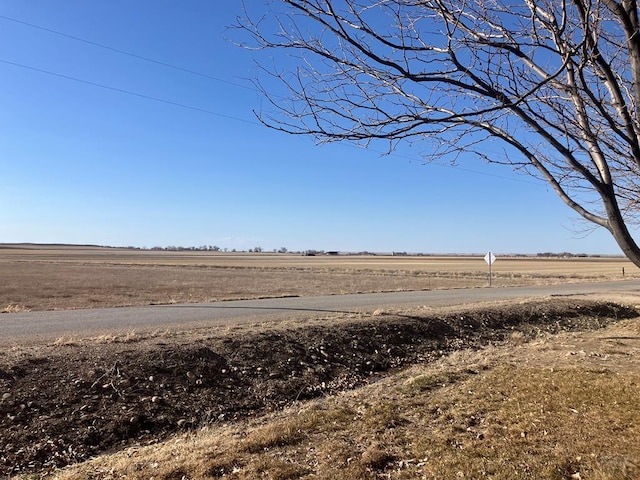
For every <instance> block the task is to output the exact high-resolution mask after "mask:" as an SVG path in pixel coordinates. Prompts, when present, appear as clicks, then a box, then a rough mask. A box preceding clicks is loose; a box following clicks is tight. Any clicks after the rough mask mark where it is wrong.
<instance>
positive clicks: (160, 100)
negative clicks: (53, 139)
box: [0, 58, 540, 185]
mask: <svg viewBox="0 0 640 480" xmlns="http://www.w3.org/2000/svg"><path fill="white" fill-rule="evenodd" d="M0 63H5V64H7V65H12V66H14V67H19V68H24V69H26V70H31V71H34V72H38V73H44V74H46V75H51V76H54V77H58V78H64V79H65V80H71V81H74V82H78V83H82V84H85V85H90V86H92V87H98V88H102V89H105V90H110V91H113V92H117V93H123V94H125V95H130V96H133V97H138V98H143V99H145V100H151V101H154V102H158V103H163V104H165V105H172V106H174V107H180V108H185V109H188V110H193V111H196V112H201V113H206V114H208V115H215V116H217V117H221V118H227V119H229V120H235V121H237V122H243V123H247V124H249V125H257V126H262V124H261V123H259V122H255V121H251V120H245V119H242V118H238V117H234V116H231V115H225V114H223V113H218V112H214V111H212V110H208V109H206V108H201V107H195V106H193V105H187V104H184V103H180V102H174V101H172V100H165V99H163V98H158V97H153V96H151V95H145V94H143V93H138V92H133V91H131V90H125V89H122V88H117V87H112V86H109V85H105V84H102V83H97V82H92V81H89V80H83V79H81V78H77V77H72V76H71V75H65V74H62V73H56V72H52V71H49V70H45V69H42V68H37V67H32V66H29V65H24V64H21V63H17V62H12V61H9V60H5V59H2V58H0ZM346 145H349V146H351V147H353V148H358V149H361V147H358V146H357V145H353V144H349V143H347V144H346ZM367 150H368V151H370V152H373V153H378V154H381V155H388V156H391V157H395V158H402V159H405V160H409V161H412V162H413V161H416V160H418V159H417V158H415V157H409V156H407V155H403V154H399V153H385V152H381V151H376V150H374V149H372V148H367ZM432 165H437V166H439V167H448V168H454V169H457V170H462V171H466V172H469V173H473V174H476V175H483V176H488V177H495V178H500V179H503V180H510V181H513V182H520V183H528V184H535V185H539V184H540V183H539V182H532V181H528V180H523V179H517V178H513V177H507V176H504V175H497V174H493V173H487V172H482V171H478V170H472V169H469V168H465V167H460V166H453V165H444V164H438V163H432Z"/></svg>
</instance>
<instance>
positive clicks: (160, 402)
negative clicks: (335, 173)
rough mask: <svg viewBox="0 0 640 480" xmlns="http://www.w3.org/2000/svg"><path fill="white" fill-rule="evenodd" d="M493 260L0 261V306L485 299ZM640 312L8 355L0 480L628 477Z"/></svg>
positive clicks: (497, 281) (514, 305)
mask: <svg viewBox="0 0 640 480" xmlns="http://www.w3.org/2000/svg"><path fill="white" fill-rule="evenodd" d="M494 267H495V268H494V273H495V277H494V285H528V284H540V283H557V282H582V281H590V280H604V279H621V278H622V269H623V268H624V269H625V277H626V278H638V277H640V272H639V271H638V269H637V268H635V267H633V266H632V265H631V264H630V263H629V262H627V261H626V260H623V259H618V258H597V259H595V258H589V259H585V258H580V259H539V258H498V261H497V262H496V264H495V265H494ZM487 268H488V267H487V266H486V264H485V263H484V261H483V259H482V256H479V257H392V256H388V257H384V256H348V257H347V256H338V257H331V256H322V257H302V256H294V255H274V254H244V255H242V254H239V255H233V254H212V253H200V252H176V253H169V252H142V251H132V250H119V249H102V248H59V247H58V248H53V247H48V248H35V247H34V248H0V305H6V306H7V307H6V308H5V311H7V312H11V311H20V310H27V309H32V310H47V309H64V308H87V307H96V306H115V305H142V304H149V303H172V302H183V301H201V300H214V299H223V298H225V299H227V298H252V297H260V296H282V295H317V294H323V293H351V292H364V291H390V290H410V289H434V288H457V287H465V286H466V287H482V286H486V285H487ZM605 300H606V301H605ZM639 308H640V296H639V295H638V294H636V293H633V292H629V293H626V294H620V296H618V297H617V298H606V299H605V298H598V296H590V297H582V296H581V297H575V298H572V297H567V298H561V297H553V298H550V299H546V300H544V299H543V300H536V301H518V302H515V301H514V302H501V303H486V304H478V305H475V306H466V307H465V310H460V307H447V308H441V309H434V308H427V307H421V308H414V309H411V310H406V311H376V312H374V313H372V314H362V313H360V314H355V313H354V314H342V315H338V314H330V315H326V316H318V317H317V318H314V319H304V320H290V321H287V322H280V323H273V324H270V323H268V322H264V321H259V320H258V321H256V322H255V323H252V324H249V325H246V326H236V327H229V328H227V329H224V330H220V329H210V330H208V329H199V330H197V331H165V332H153V333H146V334H140V333H139V332H138V333H136V332H134V331H132V332H129V333H128V334H126V335H120V336H118V335H113V336H101V337H96V338H61V339H58V340H57V341H55V342H54V343H52V344H37V345H29V346H20V345H14V346H11V347H7V348H2V349H0V478H7V479H8V478H11V479H25V480H27V479H28V480H34V479H36V478H59V479H67V480H84V479H95V480H97V479H103V480H107V479H109V480H114V479H120V478H122V479H140V480H142V479H150V478H154V479H155V480H196V479H221V478H224V479H232V480H240V479H243V480H254V479H278V480H285V479H312V478H313V479H315V478H318V479H331V480H341V479H344V480H356V479H357V480H361V479H365V480H368V479H371V480H374V479H398V480H401V479H403V480H408V479H430V480H436V479H438V480H439V479H449V478H451V479H457V478H462V479H465V478H467V479H479V478H490V479H504V480H507V479H509V480H511V479H527V480H538V479H552V480H591V479H592V480H639V479H640V423H639V422H638V418H640V402H638V398H639V396H640V316H639V310H638V309H639ZM4 315H11V313H5V314H4ZM1 319H2V316H0V332H1Z"/></svg>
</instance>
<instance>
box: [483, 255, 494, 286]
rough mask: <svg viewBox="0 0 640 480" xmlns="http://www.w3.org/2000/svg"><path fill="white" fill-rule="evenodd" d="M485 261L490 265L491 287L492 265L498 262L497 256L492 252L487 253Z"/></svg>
mask: <svg viewBox="0 0 640 480" xmlns="http://www.w3.org/2000/svg"><path fill="white" fill-rule="evenodd" d="M484 261H485V262H487V265H489V286H491V265H493V262H495V261H496V256H495V255H494V254H493V253H491V252H487V254H486V255H485V256H484Z"/></svg>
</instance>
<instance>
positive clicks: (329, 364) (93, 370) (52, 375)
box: [0, 299, 639, 477]
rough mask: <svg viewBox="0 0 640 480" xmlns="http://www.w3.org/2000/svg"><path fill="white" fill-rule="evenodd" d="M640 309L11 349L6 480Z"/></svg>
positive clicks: (415, 318)
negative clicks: (462, 353) (387, 374)
mask: <svg viewBox="0 0 640 480" xmlns="http://www.w3.org/2000/svg"><path fill="white" fill-rule="evenodd" d="M638 315H639V313H638V311H637V310H636V309H635V308H631V307H624V306H621V305H619V304H614V303H609V302H602V301H590V300H584V299H580V300H578V299H554V300H549V301H539V302H525V303H518V304H513V303H512V304H505V305H496V306H492V307H484V308H476V309H471V310H467V311H463V312H460V311H457V312H456V311H453V310H449V311H448V312H444V311H443V312H441V313H436V312H432V313H424V312H423V313H416V314H410V315H409V314H405V315H399V314H387V313H382V312H378V313H377V314H376V315H373V316H368V317H367V318H337V319H326V320H322V321H321V320H318V321H316V322H311V323H306V324H304V325H294V324H292V325H279V326H278V325H264V326H262V327H261V328H255V327H251V328H247V329H238V330H233V331H227V332H205V331H199V332H197V333H187V332H184V333H174V334H169V333H166V334H162V335H154V336H150V337H140V336H136V335H135V334H133V333H132V334H131V335H129V336H124V337H101V338H94V339H86V340H75V341H73V340H67V341H60V342H57V343H56V344H54V345H43V346H31V347H15V348H13V349H8V350H5V351H2V352H0V477H9V476H12V475H15V474H19V473H32V474H36V475H41V474H42V475H44V474H46V473H47V472H51V471H53V470H55V469H56V468H59V467H62V466H65V465H68V464H72V463H76V462H80V461H83V460H85V459H88V458H90V457H94V456H96V455H98V454H101V453H104V452H108V451H114V450H117V449H121V448H123V447H126V446H131V445H145V444H149V443H153V442H157V441H158V440H161V439H164V438H166V437H167V436H169V435H170V434H173V433H176V432H179V431H188V430H194V429H197V428H199V427H201V426H204V425H207V424H212V423H214V424H215V423H216V422H227V421H231V420H234V419H240V418H246V417H250V416H255V415H259V414H263V413H266V412H269V411H275V410H278V409H280V408H282V407H285V406H287V405H290V404H292V403H294V402H297V401H301V400H305V399H310V398H314V397H318V396H322V395H329V394H332V393H336V392H340V391H345V390H348V389H352V388H354V387H357V386H361V385H364V384H366V383H369V382H372V381H376V380H377V379H379V378H381V376H382V375H383V374H384V373H385V372H389V371H393V370H395V369H397V368H399V367H403V366H407V365H410V364H414V363H425V362H430V361H433V360H436V359H439V358H442V357H444V356H446V355H448V354H450V353H452V352H454V351H457V350H460V349H463V348H466V349H468V348H471V349H473V348H482V347H486V346H488V345H493V344H500V343H501V342H504V341H506V340H508V339H513V338H515V337H517V338H518V339H520V340H521V341H523V342H526V341H530V340H533V339H536V338H540V337H541V336H545V335H549V334H557V333H561V332H573V331H588V330H594V329H599V328H602V327H606V326H608V325H611V324H612V323H614V322H617V321H619V320H623V319H629V318H635V317H637V316H638Z"/></svg>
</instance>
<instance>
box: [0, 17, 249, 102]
mask: <svg viewBox="0 0 640 480" xmlns="http://www.w3.org/2000/svg"><path fill="white" fill-rule="evenodd" d="M0 18H1V19H3V20H8V21H10V22H14V23H19V24H20V25H25V26H27V27H31V28H37V29H38V30H42V31H44V32H48V33H53V34H55V35H59V36H61V37H65V38H69V39H71V40H75V41H78V42H82V43H86V44H87V45H92V46H94V47H99V48H103V49H105V50H110V51H112V52H116V53H119V54H122V55H127V56H129V57H133V58H136V59H138V60H143V61H145V62H149V63H155V64H156V65H161V66H163V67H167V68H172V69H174V70H179V71H181V72H185V73H189V74H191V75H197V76H199V77H203V78H207V79H209V80H215V81H216V82H221V83H225V84H227V85H233V86H234V87H238V88H244V89H247V90H252V91H257V90H256V89H255V88H252V87H248V86H246V85H240V84H239V83H234V82H230V81H228V80H224V79H222V78H218V77H214V76H212V75H207V74H206V73H202V72H198V71H196V70H191V69H188V68H184V67H180V66H178V65H173V64H171V63H167V62H163V61H160V60H156V59H154V58H150V57H145V56H143V55H138V54H136V53H132V52H128V51H126V50H121V49H119V48H115V47H110V46H109V45H105V44H102V43H98V42H94V41H92V40H87V39H86V38H82V37H77V36H75V35H70V34H68V33H64V32H60V31H58V30H53V29H51V28H47V27H42V26H40V25H36V24H34V23H29V22H25V21H23V20H18V19H15V18H11V17H7V16H5V15H0Z"/></svg>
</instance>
